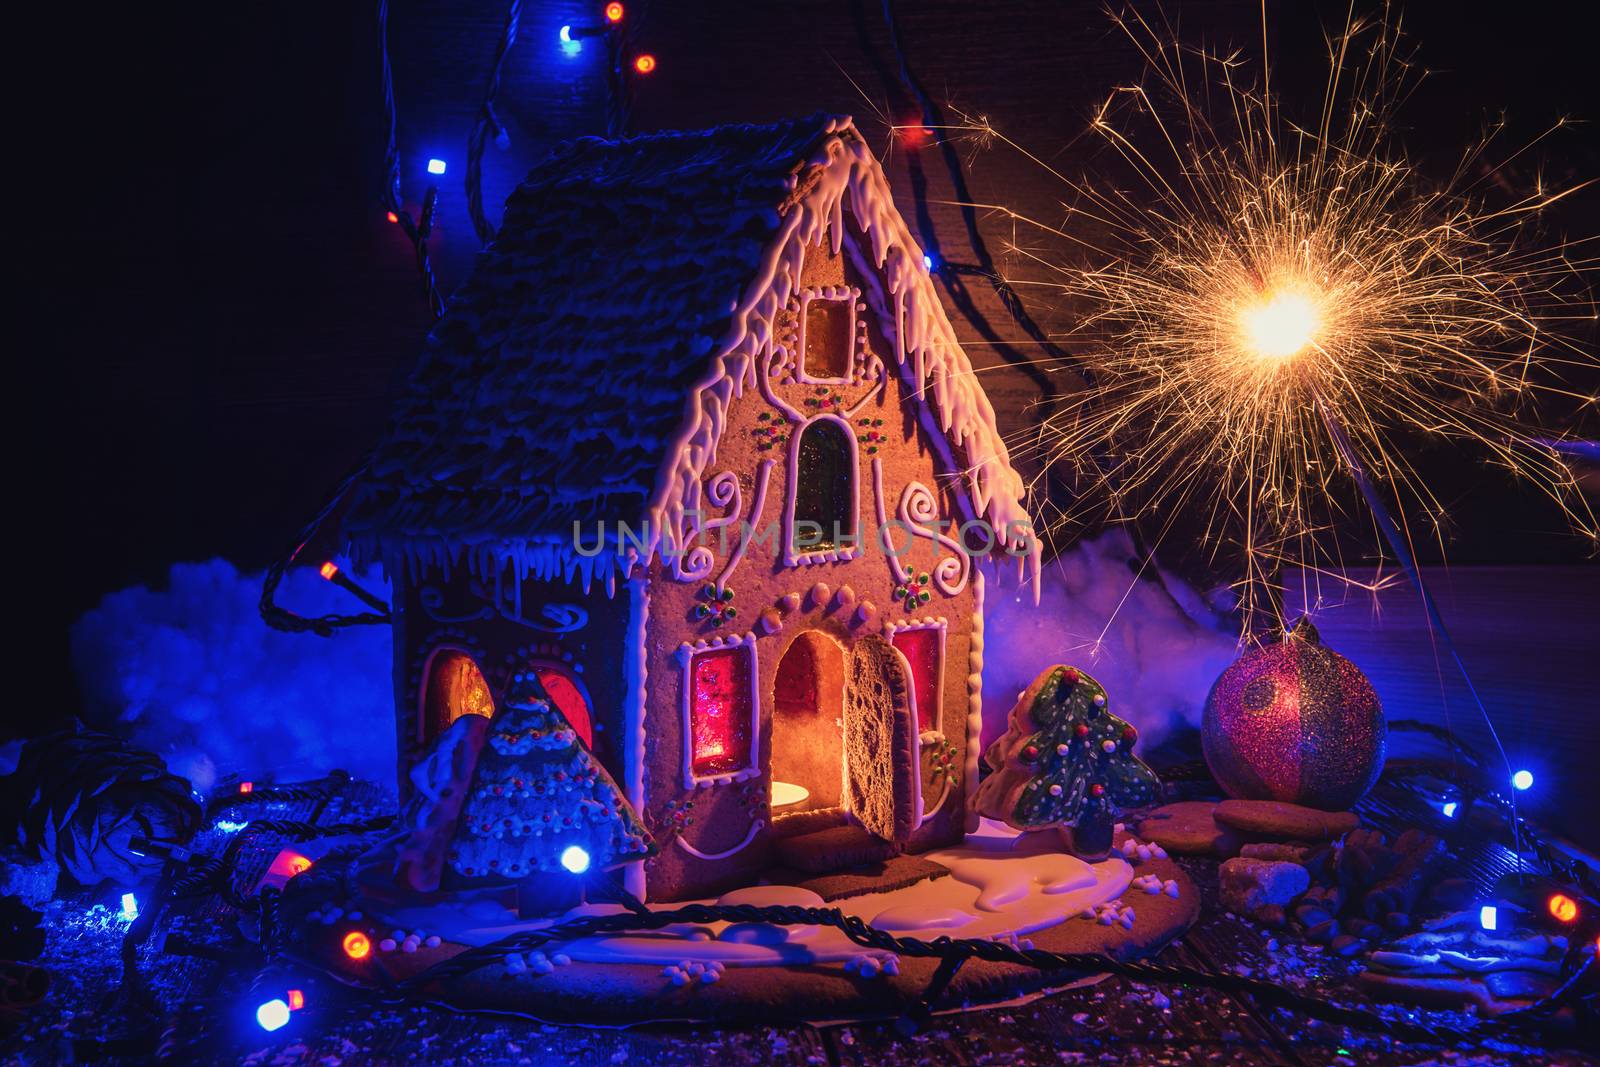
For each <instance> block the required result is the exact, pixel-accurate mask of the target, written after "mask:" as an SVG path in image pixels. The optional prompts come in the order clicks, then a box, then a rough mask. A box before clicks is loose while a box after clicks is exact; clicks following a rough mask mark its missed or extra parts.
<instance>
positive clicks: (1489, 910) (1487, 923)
mask: <svg viewBox="0 0 1600 1067" xmlns="http://www.w3.org/2000/svg"><path fill="white" fill-rule="evenodd" d="M1478 923H1479V925H1481V926H1482V927H1483V928H1484V929H1485V930H1495V929H1498V928H1499V926H1500V909H1499V908H1497V907H1495V906H1494V905H1493V904H1485V905H1484V906H1483V907H1481V908H1479V909H1478Z"/></svg>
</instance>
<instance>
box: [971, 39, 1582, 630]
mask: <svg viewBox="0 0 1600 1067" xmlns="http://www.w3.org/2000/svg"><path fill="white" fill-rule="evenodd" d="M1114 18H1115V19H1116V21H1117V23H1118V25H1119V26H1120V28H1121V29H1122V30H1123V31H1124V32H1126V33H1127V35H1128V37H1129V38H1130V39H1131V40H1132V41H1133V42H1134V43H1135V44H1136V45H1137V46H1138V47H1139V49H1140V50H1141V52H1142V53H1143V56H1144V58H1145V60H1146V66H1147V71H1148V77H1147V78H1146V79H1145V81H1144V84H1140V85H1133V86H1127V87H1124V88H1120V89H1118V90H1116V91H1115V92H1114V93H1113V94H1112V95H1111V96H1110V98H1108V100H1107V101H1106V102H1105V104H1104V106H1103V107H1102V108H1101V109H1100V111H1099V112H1098V113H1097V114H1096V115H1095V117H1094V119H1093V121H1092V123H1091V129H1092V132H1093V133H1094V134H1095V135H1096V136H1098V137H1099V138H1101V139H1102V140H1103V141H1104V143H1105V144H1106V145H1108V146H1109V147H1110V148H1111V149H1112V150H1113V151H1114V153H1115V155H1116V157H1117V158H1119V159H1120V160H1121V161H1122V162H1123V163H1124V164H1125V165H1126V169H1127V171H1128V172H1129V175H1131V180H1128V179H1127V178H1126V177H1125V179H1124V182H1123V184H1122V185H1113V184H1111V183H1108V182H1103V181H1102V182H1091V181H1079V180H1074V179H1071V178H1068V177H1067V176H1065V175H1060V174H1059V172H1057V171H1054V170H1053V169H1052V173H1056V174H1057V175H1058V176H1059V177H1061V179H1062V181H1064V182H1065V183H1066V185H1067V187H1068V189H1069V190H1070V191H1071V194H1072V195H1071V197H1070V198H1069V199H1070V203H1069V204H1068V209H1069V214H1068V217H1067V219H1066V221H1065V222H1064V223H1063V224H1062V225H1061V226H1059V227H1052V226H1048V225H1042V224H1039V223H1032V220H1022V221H1025V222H1030V223H1032V224H1033V225H1041V226H1042V228H1043V229H1046V230H1048V231H1049V232H1051V233H1053V234H1056V235H1057V236H1059V237H1061V238H1064V239H1065V240H1067V241H1070V242H1073V243H1075V244H1078V245H1080V246H1082V247H1083V249H1084V250H1085V258H1086V259H1087V260H1088V261H1089V262H1088V263H1087V265H1079V264H1076V263H1061V262H1056V261H1052V260H1049V259H1047V258H1045V257H1043V256H1041V255H1040V254H1039V253H1037V252H1034V251H1031V250H1029V249H1026V248H1024V247H1021V246H1020V245H1019V246H1018V247H1016V248H1015V249H1014V251H1015V252H1016V253H1017V254H1019V255H1022V256H1028V257H1031V258H1033V259H1034V260H1036V261H1037V262H1038V263H1040V264H1042V265H1043V266H1045V267H1046V268H1048V269H1049V270H1050V271H1052V272H1053V278H1054V281H1053V282H1052V283H1051V286H1052V288H1053V289H1054V290H1055V291H1056V293H1057V294H1058V295H1060V296H1062V297H1067V298H1072V299H1074V300H1075V302H1077V303H1078V304H1080V305H1081V306H1082V307H1084V308H1086V309H1087V313H1086V314H1085V316H1084V317H1083V318H1082V320H1081V322H1080V325H1079V326H1078V328H1077V331H1076V334H1077V337H1078V338H1079V339H1080V340H1088V341H1091V342H1092V345H1091V349H1092V350H1091V352H1090V353H1089V355H1088V363H1089V368H1090V369H1091V371H1092V375H1093V382H1094V384H1093V388H1091V389H1088V390H1085V391H1083V392H1081V393H1079V394H1077V395H1076V396H1075V397H1074V398H1073V399H1072V400H1071V401H1070V402H1069V404H1068V405H1067V406H1066V407H1065V408H1064V409H1062V410H1060V411H1059V412H1057V413H1056V414H1054V415H1052V416H1051V417H1050V418H1049V419H1047V420H1046V421H1045V423H1044V425H1043V428H1042V431H1041V432H1039V433H1038V435H1037V437H1035V438H1034V439H1032V440H1030V441H1028V442H1026V443H1025V445H1024V447H1025V448H1027V447H1031V448H1032V449H1034V450H1036V453H1037V454H1038V455H1039V456H1040V457H1041V458H1042V459H1043V460H1044V463H1045V465H1046V466H1055V467H1056V468H1057V469H1066V470H1070V471H1072V472H1074V473H1075V474H1076V475H1077V476H1078V480H1079V483H1080V484H1088V485H1090V486H1098V487H1101V488H1103V489H1104V491H1105V493H1106V494H1107V495H1109V497H1110V500H1111V503H1112V507H1113V510H1114V511H1115V512H1116V513H1117V514H1118V515H1119V516H1120V517H1122V518H1124V519H1127V520H1133V519H1135V518H1139V517H1141V516H1149V515H1156V516H1158V517H1159V518H1160V520H1161V522H1162V523H1163V524H1164V528H1165V529H1170V528H1171V524H1172V522H1173V520H1174V518H1175V517H1176V516H1177V515H1179V514H1182V513H1185V512H1193V511H1194V510H1195V509H1196V508H1198V509H1199V513H1200V514H1201V515H1203V517H1204V526H1205V540H1206V541H1207V542H1208V543H1209V544H1210V545H1211V546H1212V547H1213V551H1216V550H1218V549H1219V548H1220V547H1221V546H1223V545H1227V544H1230V543H1231V544H1237V545H1239V546H1240V547H1241V548H1242V549H1243V555H1244V557H1245V560H1246V561H1247V566H1246V569H1245V570H1246V573H1245V577H1244V579H1243V580H1242V581H1241V582H1240V583H1239V592H1240V601H1241V608H1242V610H1243V614H1244V617H1245V628H1246V633H1247V634H1248V633H1250V632H1252V630H1253V629H1255V627H1254V625H1253V623H1254V621H1255V616H1256V615H1257V613H1258V612H1261V611H1262V610H1263V609H1266V610H1269V611H1270V612H1271V614H1272V615H1273V616H1274V621H1276V622H1277V623H1278V624H1279V625H1281V624H1282V622H1283V620H1282V618H1281V609H1280V608H1279V606H1278V603H1277V599H1276V585H1277V582H1278V579H1279V575H1280V573H1281V569H1282V567H1283V566H1285V565H1287V564H1293V565H1298V566H1300V567H1301V568H1302V573H1303V574H1307V573H1309V574H1311V575H1313V576H1318V575H1327V576H1333V577H1338V576H1339V575H1341V573H1342V571H1343V570H1344V568H1343V567H1342V566H1341V565H1340V564H1339V561H1338V553H1339V547H1338V545H1337V543H1336V542H1334V543H1330V542H1332V541H1333V539H1332V538H1330V537H1329V536H1328V533H1329V531H1330V529H1331V528H1334V527H1340V528H1346V527H1347V524H1348V520H1349V518H1350V517H1351V515H1352V514H1353V513H1354V512H1355V510H1356V509H1355V508H1354V507H1353V506H1352V504H1353V500H1354V497H1352V496H1351V494H1350V492H1349V491H1350V489H1351V488H1355V489H1356V490H1358V493H1359V496H1360V498H1362V499H1363V500H1364V501H1365V503H1366V505H1367V507H1366V511H1367V516H1368V519H1369V521H1371V522H1373V523H1374V524H1375V525H1376V527H1377V529H1378V532H1379V533H1380V534H1382V535H1383V536H1384V538H1385V540H1386V541H1388V542H1389V544H1390V548H1391V550H1392V551H1393V553H1394V555H1395V556H1396V557H1397V558H1398V559H1399V560H1400V562H1401V565H1402V567H1404V568H1405V569H1406V571H1407V572H1408V574H1409V575H1410V576H1411V577H1412V578H1413V580H1414V581H1415V582H1416V583H1417V584H1418V588H1419V590H1420V591H1421V592H1422V594H1423V596H1424V598H1425V600H1426V601H1427V605H1428V609H1429V613H1430V616H1432V617H1433V619H1434V621H1435V623H1436V625H1437V627H1438V628H1439V629H1440V630H1441V631H1442V622H1441V621H1440V620H1439V619H1438V616H1437V611H1436V610H1435V609H1434V607H1433V605H1432V602H1431V598H1428V597H1427V592H1426V589H1425V588H1424V587H1423V586H1422V584H1421V577H1420V575H1419V574H1418V573H1417V572H1416V570H1415V567H1414V565H1413V564H1412V562H1411V560H1412V556H1413V555H1414V552H1413V544H1414V537H1415V534H1414V530H1413V525H1414V524H1419V525H1420V526H1421V528H1422V529H1423V530H1425V531H1426V533H1427V535H1428V536H1430V537H1432V538H1434V539H1437V540H1438V541H1439V542H1440V544H1441V547H1442V543H1443V535H1444V530H1445V522H1446V516H1445V508H1444V505H1443V503H1442V502H1441V500H1440V499H1439V498H1438V497H1437V496H1436V495H1435V494H1434V492H1433V491H1431V490H1430V488H1429V487H1428V485H1427V484H1426V483H1425V481H1424V480H1423V478H1422V476H1421V474H1420V473H1419V471H1418V469H1417V467H1416V465H1415V463H1414V462H1413V458H1412V456H1413V454H1414V453H1413V451H1412V446H1413V445H1414V444H1415V443H1416V442H1417V441H1421V440H1426V439H1434V440H1442V441H1446V442H1453V443H1455V444H1458V445H1462V446H1465V447H1466V448H1467V449H1470V450H1471V451H1472V452H1474V453H1476V454H1477V455H1478V456H1480V457H1483V458H1487V459H1488V460H1490V461H1492V462H1494V463H1497V464H1498V465H1500V466H1502V467H1504V468H1505V469H1506V470H1509V471H1510V472H1512V473H1513V474H1514V475H1516V476H1517V477H1520V478H1523V479H1526V480H1528V481H1529V482H1531V483H1532V484H1534V485H1536V486H1537V487H1538V488H1539V489H1540V490H1542V491H1543V492H1544V493H1545V494H1547V495H1548V496H1549V497H1550V499H1552V500H1554V501H1555V502H1556V504H1557V505H1558V506H1559V508H1560V509H1561V511H1562V513H1563V514H1564V516H1565V518H1566V519H1567V520H1568V521H1569V522H1570V523H1571V525H1572V526H1573V527H1574V528H1575V529H1576V530H1578V531H1581V532H1582V533H1583V534H1584V535H1586V536H1587V537H1588V538H1589V539H1590V540H1591V541H1593V542H1594V543H1596V544H1597V545H1600V533H1597V528H1596V522H1595V515H1594V513H1593V510H1592V509H1591V507H1590V505H1589V504H1588V502H1587V501H1586V500H1585V499H1584V498H1583V496H1582V494H1581V493H1580V492H1579V491H1578V487H1577V484H1576V481H1575V479H1574V476H1573V473H1572V471H1571V470H1570V469H1569V467H1568V466H1567V462H1566V460H1565V458H1564V454H1563V453H1564V452H1566V451H1569V449H1568V448H1567V446H1568V444H1569V443H1570V442H1567V441H1565V440H1563V439H1562V437H1561V435H1559V434H1552V433H1550V432H1549V431H1548V430H1543V429H1540V428H1538V427H1537V421H1538V418H1539V417H1540V415H1541V412H1542V411H1544V410H1545V409H1547V408H1549V407H1551V406H1552V405H1555V406H1560V407H1563V408H1565V409H1567V411H1568V413H1569V414H1570V413H1571V412H1574V411H1575V412H1577V413H1578V416H1579V417H1580V418H1583V417H1588V416H1592V415H1593V414H1594V412H1595V410H1596V406H1597V401H1596V396H1595V395H1594V394H1593V393H1592V392H1588V393H1586V392H1584V391H1583V390H1584V389H1585V388H1587V389H1591V390H1592V389H1593V383H1594V381H1595V378H1596V368H1597V363H1596V361H1595V359H1594V357H1593V355H1592V354H1591V353H1588V352H1585V351H1584V350H1583V349H1582V348H1581V346H1579V345H1578V344H1577V343H1576V342H1575V341H1574V340H1573V339H1572V337H1571V336H1570V334H1569V332H1568V330H1567V329H1566V327H1569V326H1570V325H1571V323H1572V322H1573V321H1574V320H1577V319H1593V318H1594V305H1593V303H1592V302H1591V301H1589V300H1588V298H1587V297H1586V296H1585V295H1584V287H1583V274H1584V272H1585V271H1587V270H1589V269H1591V268H1592V267H1593V265H1594V263H1595V260H1594V259H1592V258H1590V259H1584V258H1582V257H1581V256H1580V255H1578V249H1579V247H1580V246H1579V245H1577V244H1573V243H1566V244H1560V245H1553V246H1552V245H1545V244H1540V243H1539V241H1538V238H1537V235H1536V234H1535V233H1534V227H1533V226H1532V225H1531V224H1530V223H1531V221H1532V220H1533V219H1535V218H1536V217H1537V215H1538V213H1539V212H1540V211H1541V210H1542V209H1544V208H1546V207H1548V206H1549V205H1551V204H1552V203H1554V202H1556V201H1558V200H1560V199H1561V198H1562V197H1564V196H1567V195H1570V194H1571V193H1572V192H1575V191H1577V189H1579V188H1582V187H1583V185H1576V186H1574V187H1572V188H1568V189H1564V190H1559V191H1553V190H1547V189H1544V188H1542V187H1540V188H1537V189H1535V190H1534V191H1532V192H1531V193H1529V194H1527V195H1525V196H1522V197H1520V198H1518V199H1516V200H1515V201H1514V202H1512V203H1510V204H1508V205H1505V206H1502V207H1498V208H1488V207H1485V206H1483V197H1482V196H1481V193H1482V191H1483V189H1484V185H1485V182H1487V181H1494V182H1496V183H1500V184H1505V180H1504V171H1503V170H1502V169H1501V168H1503V166H1504V164H1505V163H1507V162H1509V161H1510V160H1511V159H1512V158H1515V155H1516V153H1513V154H1511V155H1510V156H1508V157H1506V158H1505V159H1502V160H1501V161H1500V163H1499V164H1498V165H1497V164H1495V163H1493V162H1491V161H1490V155H1491V153H1492V152H1493V151H1494V150H1495V147H1496V145H1495V139H1496V137H1497V136H1498V135H1499V134H1500V132H1501V131H1500V130H1499V129H1498V128H1496V129H1494V130H1491V132H1490V133H1489V134H1488V135H1487V136H1486V137H1485V138H1484V140H1483V141H1482V142H1481V143H1479V144H1477V145H1474V146H1473V147H1472V148H1470V149H1469V150H1468V151H1467V152H1465V153H1464V154H1463V157H1462V159H1461V162H1460V164H1459V165H1458V166H1457V168H1456V169H1455V173H1454V174H1453V175H1451V176H1450V177H1449V178H1448V179H1447V180H1446V181H1444V182H1443V183H1442V184H1432V183H1430V182H1428V181H1427V180H1426V179H1425V178H1424V176H1423V175H1422V174H1420V173H1419V172H1418V170H1417V168H1416V167H1414V166H1413V165H1412V164H1411V163H1410V162H1408V161H1407V160H1406V158H1405V156H1404V155H1403V153H1402V152H1401V151H1400V150H1399V147H1398V146H1397V145H1396V143H1395V139H1394V137H1393V136H1392V133H1391V130H1392V128H1393V127H1392V120H1393V117H1394V111H1395V108H1396V107H1397V106H1398V105H1399V104H1400V103H1401V102H1402V101H1403V100H1404V99H1405V97H1406V95H1407V94H1408V92H1409V90H1410V88H1412V87H1414V83H1415V78H1414V77H1412V75H1411V73H1410V72H1411V66H1410V63H1409V59H1408V57H1407V56H1405V55H1404V54H1403V53H1402V51H1401V46H1400V43H1399V33H1398V29H1397V27H1396V26H1395V25H1393V24H1392V23H1391V20H1389V19H1388V18H1387V17H1386V18H1383V19H1378V20H1372V21H1363V20H1359V19H1355V18H1351V19H1350V20H1348V21H1347V22H1346V24H1345V26H1344V27H1343V29H1342V31H1341V32H1339V33H1337V34H1336V35H1334V36H1333V37H1331V38H1330V39H1329V42H1328V45H1329V56H1328V58H1329V69H1330V73H1329V76H1328V81H1327V85H1326V91H1325V95H1324V103H1323V107H1322V109H1321V114H1320V118H1319V119H1318V121H1317V122H1316V123H1313V124H1309V125H1296V124H1294V123H1292V122H1290V121H1289V120H1287V119H1286V118H1285V117H1284V116H1283V114H1282V113H1281V112H1280V110H1279V105H1278V102H1277V100H1276V99H1275V97H1274V96H1273V95H1272V93H1271V91H1270V71H1269V70H1268V69H1267V68H1265V67H1263V68H1262V69H1263V73H1262V77H1261V80H1260V84H1259V86H1257V85H1255V84H1246V83H1245V82H1244V81H1243V78H1244V77H1245V75H1244V73H1243V72H1244V70H1245V64H1244V62H1243V61H1242V60H1241V59H1240V57H1239V56H1238V55H1237V54H1231V55H1217V54H1212V53H1207V52H1203V51H1199V50H1194V49H1189V48H1185V47H1182V46H1180V45H1179V44H1178V43H1177V42H1176V41H1175V40H1174V39H1173V38H1172V37H1171V35H1170V34H1168V33H1166V32H1165V31H1164V30H1161V29H1157V28H1156V27H1155V26H1153V25H1152V24H1151V23H1150V22H1148V21H1147V20H1145V19H1144V18H1143V17H1142V16H1140V15H1138V14H1137V13H1133V12H1129V13H1127V14H1125V15H1122V16H1114ZM1558 125H1560V124H1558ZM968 132H969V133H971V134H972V135H974V136H978V137H981V138H984V139H988V138H999V139H1000V140H1002V141H1005V143H1007V144H1009V145H1011V146H1012V147H1013V148H1015V149H1017V150H1018V151H1022V152H1024V154H1028V155H1029V158H1033V159H1035V161H1036V162H1039V164H1040V165H1041V166H1046V167H1048V164H1045V163H1044V162H1043V161H1041V160H1038V159H1037V157H1034V156H1032V155H1031V154H1029V153H1027V152H1026V150H1025V149H1023V148H1022V147H1021V146H1018V145H1016V144H1015V143H1014V142H1011V141H1008V140H1006V139H1005V138H1004V137H1003V136H1001V135H999V134H997V133H996V131H994V130H993V129H992V128H990V127H988V126H987V125H986V124H984V125H981V126H980V127H979V128H977V129H976V130H971V131H968ZM1527 147H1529V146H1524V148H1523V150H1524V151H1525V150H1526V148H1527ZM1585 184H1587V183H1585ZM1124 186H1125V187H1124ZM1002 210H1003V209H1002ZM1014 284H1024V283H1023V282H1021V281H1014ZM1574 381H1576V382H1577V384H1572V383H1573V382H1574ZM1103 503H1104V501H1103V500H1102V501H1098V502H1086V503H1081V504H1079V505H1076V506H1069V507H1068V508H1066V509H1064V510H1063V511H1062V512H1061V513H1060V514H1059V515H1058V516H1056V517H1055V519H1054V524H1056V525H1059V526H1062V527H1070V526H1072V525H1073V524H1075V523H1077V522H1082V521H1086V520H1087V519H1088V516H1087V515H1085V514H1084V513H1083V511H1080V510H1075V507H1076V508H1081V509H1084V510H1087V509H1088V508H1089V507H1091V506H1101V505H1103ZM1391 504H1392V505H1393V506H1394V510H1393V511H1391V510H1390V505H1391Z"/></svg>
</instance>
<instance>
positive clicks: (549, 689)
mask: <svg viewBox="0 0 1600 1067" xmlns="http://www.w3.org/2000/svg"><path fill="white" fill-rule="evenodd" d="M533 673H534V674H536V675H538V676H539V684H540V685H542V686H544V691H545V692H546V693H549V694H550V703H552V704H554V705H555V706H556V710H557V711H559V712H560V713H561V715H562V717H563V718H564V719H566V720H567V725H569V726H571V727H572V728H573V729H574V730H576V731H577V732H578V736H579V737H581V738H583V743H584V745H586V746H587V747H589V748H593V747H594V725H593V723H592V722H591V721H590V717H589V702H588V701H587V700H586V699H584V696H583V690H581V689H579V688H578V685H577V683H576V682H574V681H573V680H572V678H571V676H570V675H568V674H567V672H566V671H563V670H561V669H560V668H559V667H546V666H538V667H535V668H534V669H533Z"/></svg>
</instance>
